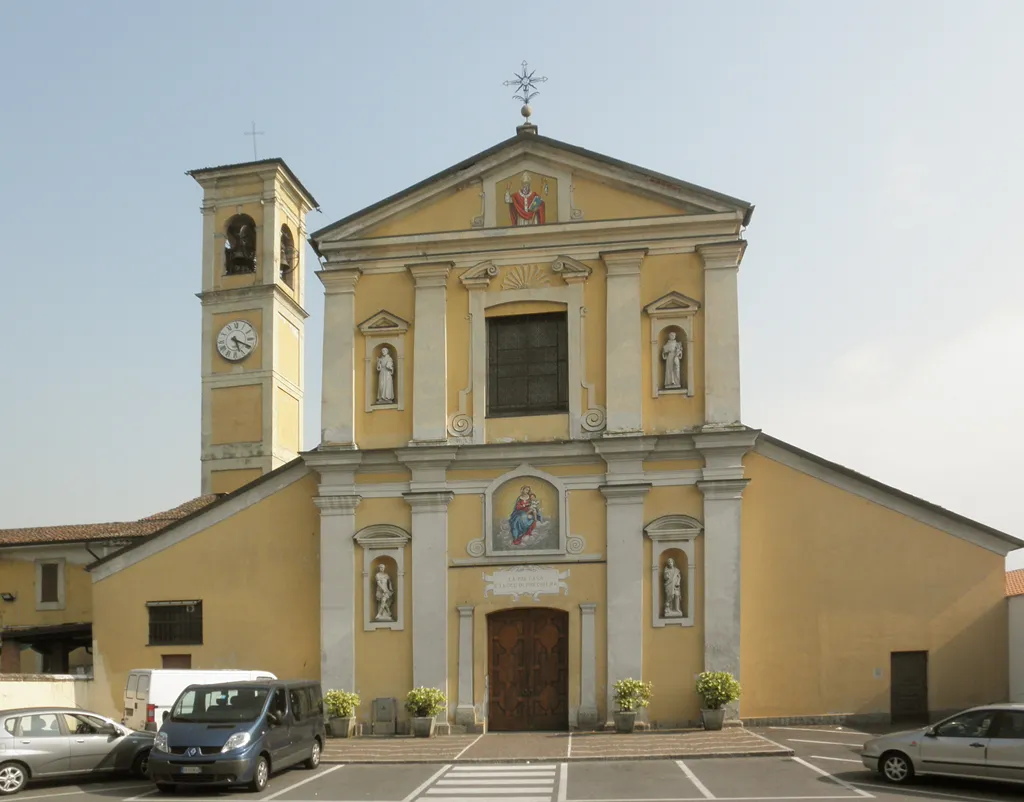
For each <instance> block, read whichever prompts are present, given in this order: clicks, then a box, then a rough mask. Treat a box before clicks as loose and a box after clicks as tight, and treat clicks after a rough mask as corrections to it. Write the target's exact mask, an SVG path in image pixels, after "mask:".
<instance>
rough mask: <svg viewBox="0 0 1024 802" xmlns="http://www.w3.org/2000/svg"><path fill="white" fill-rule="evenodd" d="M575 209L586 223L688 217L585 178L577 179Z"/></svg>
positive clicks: (665, 205) (667, 205)
mask: <svg viewBox="0 0 1024 802" xmlns="http://www.w3.org/2000/svg"><path fill="white" fill-rule="evenodd" d="M572 183H573V205H574V206H575V207H576V208H577V209H580V210H581V211H582V212H583V219H584V220H620V219H623V218H628V217H662V216H664V215H668V214H684V210H683V209H682V208H680V207H678V206H674V205H673V204H671V203H668V202H666V201H662V200H656V199H653V198H647V197H644V196H642V195H638V194H637V193H636V192H633V191H630V190H626V189H620V188H617V187H612V186H609V185H608V184H604V183H601V182H599V181H596V180H594V179H591V178H585V177H583V176H581V175H576V176H574V177H573V181H572Z"/></svg>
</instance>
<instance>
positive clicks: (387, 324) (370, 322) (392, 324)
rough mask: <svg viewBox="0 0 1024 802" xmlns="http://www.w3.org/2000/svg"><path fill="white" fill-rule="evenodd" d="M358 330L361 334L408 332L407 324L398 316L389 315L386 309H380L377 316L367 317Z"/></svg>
mask: <svg viewBox="0 0 1024 802" xmlns="http://www.w3.org/2000/svg"><path fill="white" fill-rule="evenodd" d="M359 330H360V331H361V332H362V333H363V334H391V333H393V332H404V331H408V330H409V322H408V321H406V320H402V318H400V317H399V316H398V315H393V314H391V313H390V312H389V311H387V310H386V309H381V310H380V311H379V312H378V313H377V314H375V315H372V316H370V317H368V318H367V319H366V320H364V321H363V322H362V323H360V324H359Z"/></svg>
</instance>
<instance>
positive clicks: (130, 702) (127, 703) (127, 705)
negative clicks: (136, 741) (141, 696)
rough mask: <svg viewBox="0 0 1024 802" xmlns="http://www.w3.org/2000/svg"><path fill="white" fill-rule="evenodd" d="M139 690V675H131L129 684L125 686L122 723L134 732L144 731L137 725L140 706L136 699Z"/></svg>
mask: <svg viewBox="0 0 1024 802" xmlns="http://www.w3.org/2000/svg"><path fill="white" fill-rule="evenodd" d="M138 689H139V675H138V674H129V675H128V683H127V684H126V685H125V686H124V718H122V719H121V721H122V722H123V723H124V725H125V726H126V727H131V728H132V729H133V730H135V729H142V728H141V727H137V726H136V724H135V709H136V707H137V705H138V703H137V702H136V699H135V694H136V691H138Z"/></svg>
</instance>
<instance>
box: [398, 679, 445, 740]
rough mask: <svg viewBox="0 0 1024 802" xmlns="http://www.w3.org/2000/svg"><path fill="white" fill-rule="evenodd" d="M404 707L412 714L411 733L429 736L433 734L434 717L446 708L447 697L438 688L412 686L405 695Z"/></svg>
mask: <svg viewBox="0 0 1024 802" xmlns="http://www.w3.org/2000/svg"><path fill="white" fill-rule="evenodd" d="M405 709H406V710H407V711H408V713H409V715H410V716H412V734H413V735H415V736H416V737H417V738H429V737H430V736H431V735H433V734H434V717H435V716H436V715H437V714H438V713H440V712H441V711H442V710H447V709H448V699H447V698H446V697H445V695H444V692H443V691H442V690H440V689H439V688H413V689H412V690H411V691H409V693H408V695H407V696H406V697H405Z"/></svg>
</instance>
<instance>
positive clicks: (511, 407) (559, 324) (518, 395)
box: [487, 312, 569, 417]
mask: <svg viewBox="0 0 1024 802" xmlns="http://www.w3.org/2000/svg"><path fill="white" fill-rule="evenodd" d="M568 411H569V336H568V325H567V321H566V315H565V313H564V312H555V313H550V314H542V315H510V316H508V317H493V318H488V319H487V415H488V416H489V417H506V416H512V415H551V414H557V413H559V412H568Z"/></svg>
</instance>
